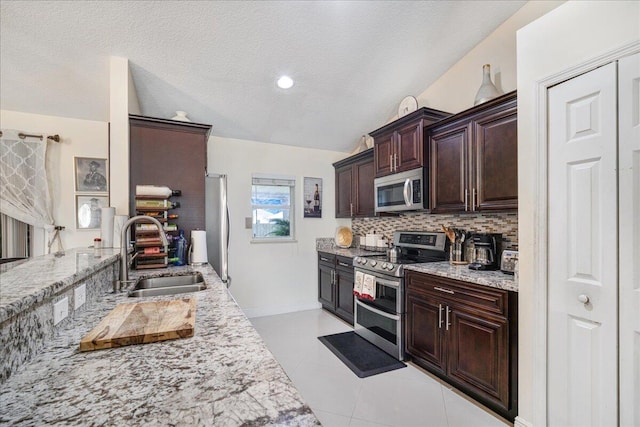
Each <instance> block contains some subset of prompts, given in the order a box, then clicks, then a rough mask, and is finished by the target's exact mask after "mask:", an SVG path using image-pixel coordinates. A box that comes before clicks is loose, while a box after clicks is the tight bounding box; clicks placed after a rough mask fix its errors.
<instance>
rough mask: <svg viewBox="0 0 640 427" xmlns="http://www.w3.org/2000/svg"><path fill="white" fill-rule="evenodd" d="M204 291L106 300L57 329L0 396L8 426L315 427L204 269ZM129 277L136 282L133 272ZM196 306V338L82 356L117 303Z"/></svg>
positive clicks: (229, 298) (214, 278)
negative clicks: (85, 341) (192, 302)
mask: <svg viewBox="0 0 640 427" xmlns="http://www.w3.org/2000/svg"><path fill="white" fill-rule="evenodd" d="M190 271H199V272H201V273H202V274H203V275H204V277H205V281H206V283H207V286H208V287H207V289H206V290H203V291H200V292H195V293H188V294H180V295H173V296H162V297H150V298H129V297H127V295H126V293H118V294H113V293H105V294H103V295H101V296H100V297H99V298H98V299H97V301H96V302H95V303H93V304H91V305H90V306H88V307H86V308H85V309H84V310H81V311H78V312H74V314H73V321H72V322H69V324H68V326H66V327H64V328H62V329H61V330H60V331H59V332H58V333H57V334H56V336H55V337H54V338H53V339H52V341H51V342H48V343H47V345H46V347H45V349H44V351H43V352H42V353H40V354H38V355H37V356H35V357H34V358H33V359H32V360H31V361H30V362H29V363H27V364H25V365H24V366H22V367H21V368H20V369H19V370H18V371H17V372H16V373H15V374H13V375H12V376H11V377H10V378H9V379H8V380H7V381H6V382H5V383H4V384H2V387H1V390H0V408H1V410H0V424H5V423H6V424H9V425H43V424H54V425H225V426H233V425H265V424H268V425H302V426H304V425H319V422H318V421H317V419H316V417H315V416H314V414H313V412H312V411H311V409H310V408H309V406H308V405H307V404H305V402H304V401H303V400H302V398H301V396H300V394H299V392H298V391H297V389H296V388H295V387H294V385H293V384H292V382H291V381H290V380H289V378H288V377H287V376H286V374H285V373H284V371H283V370H282V368H281V367H280V365H279V364H278V362H277V361H276V360H275V358H274V357H273V355H272V354H271V353H270V352H269V350H268V349H267V347H266V346H265V344H264V342H263V341H262V339H261V338H260V336H259V335H258V333H257V332H256V330H255V329H254V328H253V326H252V325H251V323H250V322H249V320H248V319H247V318H246V316H245V315H244V313H243V312H242V311H241V310H240V308H239V307H238V305H237V304H236V302H235V301H234V300H233V297H232V296H231V295H230V294H229V292H228V290H227V288H226V286H225V284H223V283H222V282H221V280H220V278H219V277H218V275H217V274H216V273H215V271H214V270H213V269H212V268H211V267H210V266H209V265H206V266H202V267H190V266H184V267H172V268H169V269H161V270H154V271H153V273H151V274H149V273H150V272H146V273H145V274H143V275H144V276H155V275H162V274H167V273H168V274H178V273H183V272H190ZM132 273H133V274H132V276H136V275H138V276H140V275H141V274H137V273H136V272H132ZM176 298H196V307H197V308H196V325H195V336H193V337H192V338H186V339H176V340H171V341H163V342H158V343H151V344H143V345H132V346H126V347H120V348H114V349H106V350H97V351H89V352H80V351H79V349H78V346H79V342H80V339H81V338H82V337H83V336H84V335H86V334H87V333H88V332H89V331H90V330H91V329H93V328H94V327H95V326H96V325H97V324H98V323H99V322H100V320H101V319H102V318H104V317H105V316H106V315H107V314H108V313H109V312H110V311H111V310H112V309H113V308H114V307H115V306H116V305H117V304H121V303H132V302H143V301H150V300H154V301H157V300H171V299H176Z"/></svg>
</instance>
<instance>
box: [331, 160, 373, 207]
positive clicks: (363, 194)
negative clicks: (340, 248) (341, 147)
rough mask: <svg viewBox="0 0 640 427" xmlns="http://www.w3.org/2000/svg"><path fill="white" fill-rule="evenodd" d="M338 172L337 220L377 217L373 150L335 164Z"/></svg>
mask: <svg viewBox="0 0 640 427" xmlns="http://www.w3.org/2000/svg"><path fill="white" fill-rule="evenodd" d="M333 166H334V168H335V172H336V218H352V217H369V216H375V204H374V199H373V197H374V194H373V178H374V167H373V149H369V150H366V151H363V152H361V153H358V154H356V155H353V156H351V157H348V158H346V159H343V160H340V161H339V162H336V163H334V164H333Z"/></svg>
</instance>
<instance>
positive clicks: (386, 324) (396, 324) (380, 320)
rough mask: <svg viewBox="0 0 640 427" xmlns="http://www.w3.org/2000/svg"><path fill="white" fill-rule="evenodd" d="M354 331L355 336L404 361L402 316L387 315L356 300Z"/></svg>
mask: <svg viewBox="0 0 640 427" xmlns="http://www.w3.org/2000/svg"><path fill="white" fill-rule="evenodd" d="M355 301H356V306H355V313H354V316H355V322H354V330H355V332H356V334H358V335H360V336H361V337H362V338H364V339H366V340H367V341H369V342H370V343H372V344H374V345H375V346H377V347H378V348H380V349H381V350H383V351H385V352H387V353H389V354H390V355H392V356H393V357H395V358H397V359H398V360H404V340H403V337H402V334H403V332H402V324H403V319H402V316H404V315H403V314H389V313H386V312H384V311H382V310H378V309H377V308H374V307H372V306H370V305H368V304H364V303H363V302H362V301H360V300H359V299H358V298H356V300H355Z"/></svg>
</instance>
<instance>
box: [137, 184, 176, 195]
mask: <svg viewBox="0 0 640 427" xmlns="http://www.w3.org/2000/svg"><path fill="white" fill-rule="evenodd" d="M179 195H180V191H173V190H171V189H170V188H169V187H165V186H159V185H136V196H154V197H165V198H166V197H171V196H179Z"/></svg>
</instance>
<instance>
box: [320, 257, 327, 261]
mask: <svg viewBox="0 0 640 427" xmlns="http://www.w3.org/2000/svg"><path fill="white" fill-rule="evenodd" d="M320 261H327V262H329V258H325V257H320Z"/></svg>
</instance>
